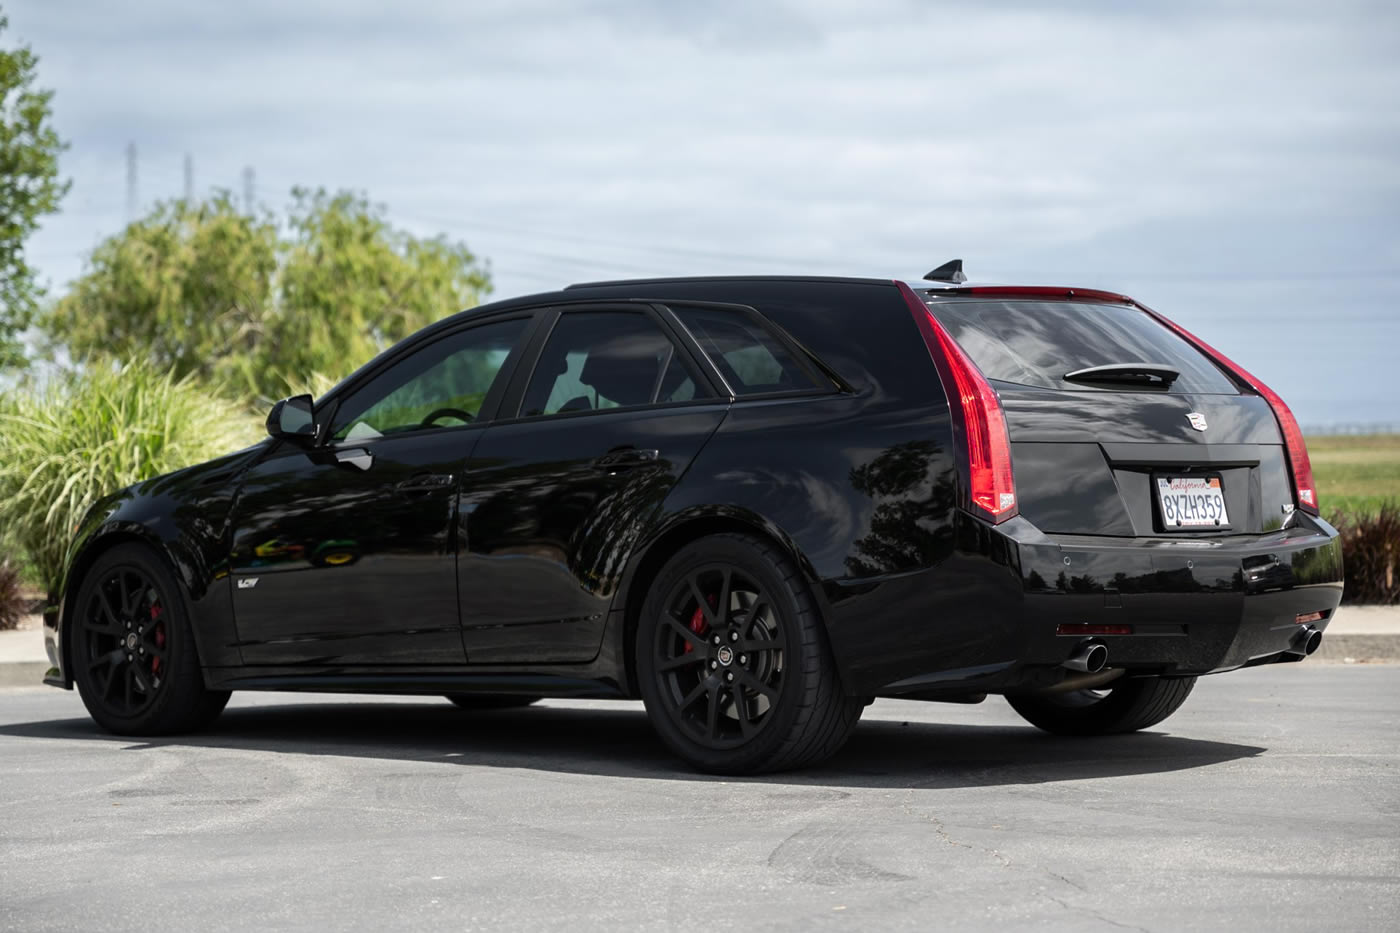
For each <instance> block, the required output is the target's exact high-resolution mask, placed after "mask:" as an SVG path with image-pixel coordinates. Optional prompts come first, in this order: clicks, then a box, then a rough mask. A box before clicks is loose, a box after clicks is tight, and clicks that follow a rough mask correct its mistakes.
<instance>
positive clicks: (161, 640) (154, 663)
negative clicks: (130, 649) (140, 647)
mask: <svg viewBox="0 0 1400 933" xmlns="http://www.w3.org/2000/svg"><path fill="white" fill-rule="evenodd" d="M160 614H161V608H160V605H159V604H156V605H153V606H151V621H152V622H154V623H155V642H156V647H157V648H164V647H165V623H164V622H162V621H160ZM151 676H152V677H159V676H160V658H151Z"/></svg>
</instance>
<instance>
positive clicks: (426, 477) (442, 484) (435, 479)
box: [394, 473, 456, 492]
mask: <svg viewBox="0 0 1400 933" xmlns="http://www.w3.org/2000/svg"><path fill="white" fill-rule="evenodd" d="M454 479H456V477H454V476H453V475H452V474H451V473H419V474H417V475H416V476H410V477H409V478H408V479H406V480H404V481H403V482H401V483H396V484H395V485H394V488H395V489H397V490H398V491H399V492H428V491H429V490H432V489H445V488H446V487H448V486H451V485H452V481H453V480H454Z"/></svg>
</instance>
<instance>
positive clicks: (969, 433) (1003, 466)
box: [898, 282, 1016, 523]
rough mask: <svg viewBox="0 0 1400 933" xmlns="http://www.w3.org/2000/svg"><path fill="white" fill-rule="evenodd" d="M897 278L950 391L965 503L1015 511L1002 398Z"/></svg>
mask: <svg viewBox="0 0 1400 933" xmlns="http://www.w3.org/2000/svg"><path fill="white" fill-rule="evenodd" d="M898 284H899V290H900V293H901V294H903V296H904V300H905V301H906V302H907V303H908V305H909V311H910V313H912V314H913V315H914V322H915V323H916V324H918V325H919V333H921V334H923V337H924V343H925V344H926V345H927V346H928V352H929V356H931V357H933V362H934V365H935V366H937V367H938V378H939V379H940V380H941V381H942V383H943V390H944V392H945V393H947V395H948V400H949V406H948V407H949V409H950V411H951V414H952V418H953V437H954V441H955V443H956V444H957V447H958V459H959V470H960V471H961V472H962V473H963V475H964V477H965V482H966V487H967V488H966V493H965V494H966V496H967V502H966V503H964V504H965V505H966V506H968V507H969V508H970V509H971V510H972V511H974V512H976V513H978V514H980V515H981V516H982V517H983V518H986V519H988V520H990V521H992V522H994V523H996V522H1004V521H1006V520H1007V519H1008V518H1011V517H1012V516H1013V515H1015V514H1016V482H1015V479H1014V477H1013V476H1012V473H1011V442H1010V440H1009V439H1008V437H1007V434H1006V417H1005V416H1004V415H1003V414H1002V411H1001V399H999V398H997V394H996V392H995V391H993V389H992V387H991V385H989V384H988V383H987V379H986V377H985V376H983V375H982V371H981V370H980V369H978V368H977V364H975V363H973V362H972V360H971V359H970V358H968V356H967V354H966V353H964V352H963V351H962V347H960V346H958V344H957V341H955V340H953V338H952V336H951V335H950V334H949V333H948V332H947V331H946V330H944V329H943V325H942V324H939V323H938V319H937V318H935V317H934V316H933V314H932V313H931V312H930V311H929V309H928V305H926V304H925V303H924V302H923V301H922V300H921V299H920V298H919V296H918V295H916V294H915V293H914V290H913V289H912V288H910V287H909V286H908V285H905V284H904V283H903V282H900V283H898Z"/></svg>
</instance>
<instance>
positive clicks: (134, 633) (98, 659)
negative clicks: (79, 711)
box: [66, 544, 229, 735]
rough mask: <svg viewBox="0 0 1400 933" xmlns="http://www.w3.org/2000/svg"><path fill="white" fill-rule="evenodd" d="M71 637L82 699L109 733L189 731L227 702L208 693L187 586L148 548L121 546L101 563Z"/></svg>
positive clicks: (85, 590) (222, 694) (88, 581)
mask: <svg viewBox="0 0 1400 933" xmlns="http://www.w3.org/2000/svg"><path fill="white" fill-rule="evenodd" d="M66 631H67V633H68V637H69V638H70V639H71V641H70V653H69V657H70V658H71V659H72V661H73V668H74V670H73V680H74V681H75V683H76V684H77V687H78V694H79V696H81V697H82V699H83V705H84V706H86V707H87V710H88V713H89V714H90V715H91V716H92V718H93V719H94V720H95V721H96V722H97V724H98V725H100V726H101V727H102V728H104V729H106V730H107V731H108V732H115V733H117V734H118V735H171V734H174V733H177V732H189V731H192V730H195V729H198V728H200V727H202V726H205V725H207V724H209V723H210V722H212V721H213V720H214V719H215V718H216V717H217V716H218V715H219V713H220V712H222V711H223V708H224V706H225V704H227V703H228V699H229V692H228V691H227V690H209V689H207V688H206V687H205V686H204V674H203V672H202V671H201V670H200V666H199V655H198V654H197V652H196V650H195V645H194V635H193V634H192V630H191V628H190V618H189V610H188V609H187V607H186V605H185V600H184V596H183V594H182V592H181V590H180V586H179V584H177V583H176V581H175V577H174V575H172V574H171V573H170V571H169V569H168V568H167V567H166V566H165V562H164V561H163V560H161V558H160V556H159V555H157V554H156V553H155V552H154V551H152V550H151V549H150V548H148V547H146V546H144V545H141V544H123V545H119V546H118V547H115V548H112V549H111V550H110V551H107V552H106V553H104V554H102V555H101V556H100V557H98V559H97V561H96V562H95V563H94V564H93V566H92V567H91V568H90V569H89V570H88V572H87V575H86V576H85V577H84V578H83V580H82V583H81V584H80V586H79V588H78V598H77V599H76V600H75V601H74V603H73V616H72V618H71V619H69V620H68V621H67V624H66Z"/></svg>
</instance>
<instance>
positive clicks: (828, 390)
mask: <svg viewBox="0 0 1400 933" xmlns="http://www.w3.org/2000/svg"><path fill="white" fill-rule="evenodd" d="M657 307H658V309H659V311H660V312H662V313H663V315H664V316H665V317H666V318H667V319H668V320H669V321H671V322H673V324H674V326H675V328H676V329H677V330H678V331H680V332H681V333H683V334H684V335H685V339H686V342H687V343H689V344H691V345H693V346H694V348H695V352H696V353H698V354H699V355H700V357H701V359H703V360H704V365H705V367H706V372H707V375H709V376H710V377H711V378H712V379H714V380H715V381H716V382H718V383H719V384H720V385H722V386H723V387H724V392H725V394H726V395H728V397H729V398H730V399H731V400H733V401H736V402H748V401H753V400H763V399H783V398H810V397H813V396H819V395H835V394H841V393H851V392H854V391H855V390H854V389H853V388H851V386H850V385H849V384H848V383H847V382H846V381H845V380H844V379H842V378H841V377H840V376H839V375H838V374H837V373H835V372H833V371H831V369H830V368H828V367H826V366H825V365H822V364H820V363H818V361H817V360H816V357H815V354H813V353H812V352H811V351H810V350H808V349H807V348H806V347H804V346H802V344H800V343H798V342H797V341H796V340H794V339H793V337H792V335H791V334H789V333H788V332H787V331H785V330H784V329H783V328H781V327H779V326H778V325H777V324H775V323H774V322H772V321H770V320H768V318H767V317H765V316H764V315H763V313H762V312H761V311H759V310H758V309H757V308H755V307H753V306H752V305H743V304H733V303H729V302H720V301H690V300H676V301H666V302H663V303H660V304H659V305H658V306H657ZM675 308H682V309H684V308H696V309H699V310H702V311H720V312H724V313H729V314H737V315H740V316H742V317H744V318H746V319H747V320H748V321H749V323H751V324H753V325H754V326H755V327H757V328H759V329H760V330H761V331H763V332H764V333H765V334H768V335H769V336H770V337H772V338H773V339H774V340H775V341H777V343H778V345H779V346H781V347H782V348H783V349H784V350H786V351H787V353H788V355H789V356H790V357H792V360H793V363H794V365H796V366H797V368H798V369H799V370H800V371H801V372H802V374H803V375H804V376H806V377H807V379H808V380H809V381H810V382H811V383H812V385H811V387H810V388H806V389H783V390H779V391H776V392H746V393H743V394H740V393H737V392H735V391H734V388H733V386H731V385H730V384H729V380H728V379H726V378H725V377H724V374H723V373H722V372H721V371H720V369H719V367H718V366H716V365H715V363H714V361H713V360H712V359H710V354H709V353H707V352H706V351H705V348H704V347H703V346H701V344H700V341H699V340H698V339H697V338H696V337H695V335H694V334H692V333H691V332H690V328H688V327H686V326H685V322H684V321H682V320H681V318H680V316H679V315H678V314H676V312H675V310H674V309H675Z"/></svg>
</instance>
